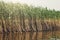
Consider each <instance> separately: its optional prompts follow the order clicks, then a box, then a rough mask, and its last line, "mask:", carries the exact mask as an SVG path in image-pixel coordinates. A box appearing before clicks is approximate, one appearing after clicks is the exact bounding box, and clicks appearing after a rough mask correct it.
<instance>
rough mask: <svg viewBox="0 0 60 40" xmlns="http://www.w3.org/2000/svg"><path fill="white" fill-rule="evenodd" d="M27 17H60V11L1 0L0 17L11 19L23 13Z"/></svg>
mask: <svg viewBox="0 0 60 40" xmlns="http://www.w3.org/2000/svg"><path fill="white" fill-rule="evenodd" d="M23 14H24V16H25V17H26V18H29V17H36V18H38V19H49V18H51V19H59V18H60V11H55V10H50V9H49V10H48V9H47V7H46V8H42V7H33V6H28V5H26V4H19V3H15V4H14V3H4V2H0V18H1V17H2V16H3V17H4V18H5V19H9V18H12V17H15V16H21V15H23Z"/></svg>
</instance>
